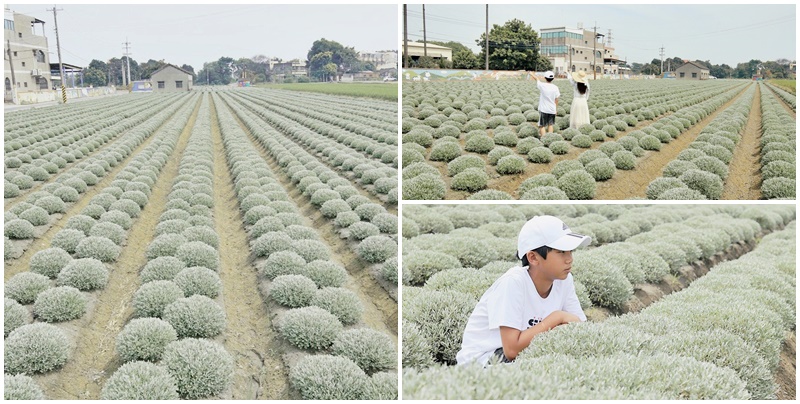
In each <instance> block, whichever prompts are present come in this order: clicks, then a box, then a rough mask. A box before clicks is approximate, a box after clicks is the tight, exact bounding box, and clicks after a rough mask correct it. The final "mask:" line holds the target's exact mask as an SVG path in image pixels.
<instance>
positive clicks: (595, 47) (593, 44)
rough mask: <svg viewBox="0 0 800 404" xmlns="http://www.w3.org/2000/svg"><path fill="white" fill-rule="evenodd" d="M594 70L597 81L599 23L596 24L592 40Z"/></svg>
mask: <svg viewBox="0 0 800 404" xmlns="http://www.w3.org/2000/svg"><path fill="white" fill-rule="evenodd" d="M592 70H593V71H594V79H595V80H597V21H595V22H594V36H593V38H592Z"/></svg>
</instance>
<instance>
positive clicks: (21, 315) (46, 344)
mask: <svg viewBox="0 0 800 404" xmlns="http://www.w3.org/2000/svg"><path fill="white" fill-rule="evenodd" d="M187 98H188V97H187ZM190 107H191V105H188V104H187V105H185V106H184V107H183V109H182V110H180V111H179V112H178V116H179V118H178V119H176V120H175V121H171V122H169V123H168V124H167V126H166V127H164V128H163V129H162V130H160V131H159V136H157V138H156V139H155V140H154V141H153V142H152V143H151V144H150V145H149V146H148V147H147V148H145V149H144V150H142V151H141V152H140V153H138V154H137V155H136V156H135V157H134V159H133V160H132V161H131V162H130V163H129V164H128V165H127V166H126V167H125V169H124V170H123V171H122V172H120V174H119V175H118V177H117V178H118V179H115V181H114V183H112V185H111V186H109V187H108V188H106V189H104V190H103V192H101V193H100V194H98V197H99V196H100V195H104V194H119V196H121V195H122V194H123V193H124V192H125V190H126V189H127V188H128V186H129V184H133V182H132V181H129V180H125V179H122V178H125V176H133V177H141V178H147V179H150V178H151V176H153V177H154V178H157V175H158V172H159V171H160V169H161V168H162V167H163V166H164V165H165V164H166V162H167V160H168V159H169V152H171V151H172V150H173V149H174V148H175V146H176V144H177V141H178V137H179V134H180V132H181V130H182V129H183V127H184V126H185V124H186V122H187V121H188V118H189V108H190ZM181 113H183V114H181ZM141 185H142V186H132V187H131V189H127V191H134V189H133V188H135V191H138V192H140V193H141V194H142V195H149V192H150V188H151V187H152V185H153V184H152V183H150V184H149V185H148V184H145V183H141ZM117 190H118V191H119V192H116V191H117ZM137 195H138V194H137ZM130 196H131V198H125V199H124V200H126V201H133V200H139V198H136V195H134V194H131V195H130ZM101 198H102V197H101ZM113 198H114V199H116V198H117V196H113ZM108 202H110V200H108ZM146 202H147V200H146V199H144V200H143V203H146ZM112 203H116V202H112ZM136 206H137V208H140V206H139V205H138V203H137V204H136ZM112 212H116V213H118V214H119V216H118V217H119V218H123V217H124V219H125V223H126V224H128V228H129V227H130V225H132V221H133V218H132V217H130V216H129V215H128V214H127V213H125V212H123V211H121V210H113V211H112ZM109 213H110V212H109ZM106 214H108V213H106ZM110 224H112V221H110V220H109V221H104V220H102V219H101V220H100V221H97V220H95V219H93V218H92V217H89V216H86V215H76V216H74V217H73V218H70V220H69V221H68V223H67V228H65V229H64V230H62V231H61V232H59V234H57V235H56V237H55V238H54V239H53V242H52V244H51V246H52V247H51V248H48V249H45V250H42V251H39V252H37V253H36V254H35V255H34V256H33V257H31V261H30V271H29V272H23V273H20V274H17V275H15V276H14V277H12V278H11V279H9V281H8V282H7V283H6V285H5V298H6V299H7V301H6V308H7V313H9V314H10V316H7V318H9V319H12V320H14V321H12V323H11V324H10V325H11V326H10V327H9V324H8V321H7V322H6V323H7V324H6V328H7V330H8V331H10V333H8V334H7V335H8V338H7V339H6V351H5V352H6V354H5V372H6V373H9V374H14V375H16V374H21V373H24V374H34V373H43V372H48V371H53V370H57V369H59V368H60V367H62V366H63V365H64V364H65V363H66V362H67V360H68V359H69V356H70V352H71V349H72V348H71V347H72V345H73V344H74V342H72V341H70V339H69V338H68V337H67V336H66V334H65V333H64V332H63V331H62V330H61V329H60V328H59V327H57V326H54V325H51V324H47V323H50V322H63V321H69V320H73V319H77V318H80V317H81V316H83V314H84V313H85V312H86V308H87V304H88V297H87V295H86V294H84V292H83V291H91V290H95V289H101V288H103V287H104V286H105V284H106V282H107V281H108V275H109V271H108V269H109V268H107V267H106V265H105V264H104V262H103V261H104V260H105V261H108V262H112V261H113V260H115V259H116V257H117V256H118V254H119V251H120V247H119V246H118V245H117V242H121V240H124V237H125V233H126V232H127V229H128V228H123V227H122V226H121V225H119V224H114V226H110ZM107 236H108V237H107ZM71 254H74V257H73V256H72V255H71ZM51 278H55V284H56V285H57V286H56V287H52V283H53V281H51ZM12 299H13V300H12ZM8 300H11V301H12V302H13V301H16V302H18V303H17V304H14V303H10V302H9V301H8ZM30 303H33V314H34V316H35V317H36V319H38V320H40V321H44V322H36V323H33V324H26V323H28V320H29V318H28V317H27V309H25V308H24V307H22V306H19V304H30ZM9 308H10V309H11V311H10V312H9V311H8V309H9ZM20 309H22V310H20ZM24 324H25V325H24ZM11 330H13V331H11Z"/></svg>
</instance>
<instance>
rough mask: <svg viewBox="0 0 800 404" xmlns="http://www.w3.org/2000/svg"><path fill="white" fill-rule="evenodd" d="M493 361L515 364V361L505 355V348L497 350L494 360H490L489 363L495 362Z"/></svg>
mask: <svg viewBox="0 0 800 404" xmlns="http://www.w3.org/2000/svg"><path fill="white" fill-rule="evenodd" d="M493 361H496V363H511V362H514V361H513V360H511V359H508V358H506V355H505V354H504V353H503V348H502V347H500V348H497V349H495V351H494V355H492V358H491V359H489V362H493Z"/></svg>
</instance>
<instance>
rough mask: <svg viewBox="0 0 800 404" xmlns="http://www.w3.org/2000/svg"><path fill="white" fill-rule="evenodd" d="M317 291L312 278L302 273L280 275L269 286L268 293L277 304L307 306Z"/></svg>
mask: <svg viewBox="0 0 800 404" xmlns="http://www.w3.org/2000/svg"><path fill="white" fill-rule="evenodd" d="M316 292H317V285H316V284H315V283H314V281H313V280H311V279H309V278H308V277H306V276H303V275H281V276H278V277H276V278H275V279H274V280H273V281H272V284H271V285H270V287H269V295H270V297H272V298H273V299H274V300H275V301H276V302H278V304H281V305H283V306H287V307H292V308H294V307H304V306H308V305H309V303H310V302H311V299H313V298H314V295H315V294H316Z"/></svg>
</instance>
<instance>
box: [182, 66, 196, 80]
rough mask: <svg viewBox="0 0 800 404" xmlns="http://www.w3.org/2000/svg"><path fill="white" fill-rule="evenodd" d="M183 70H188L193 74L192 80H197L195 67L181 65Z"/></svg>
mask: <svg viewBox="0 0 800 404" xmlns="http://www.w3.org/2000/svg"><path fill="white" fill-rule="evenodd" d="M181 69H183V70H186V71H187V72H189V73H191V74H192V80H195V79H197V75H196V74H194V67H192V66H190V65H187V64H183V65H181Z"/></svg>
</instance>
